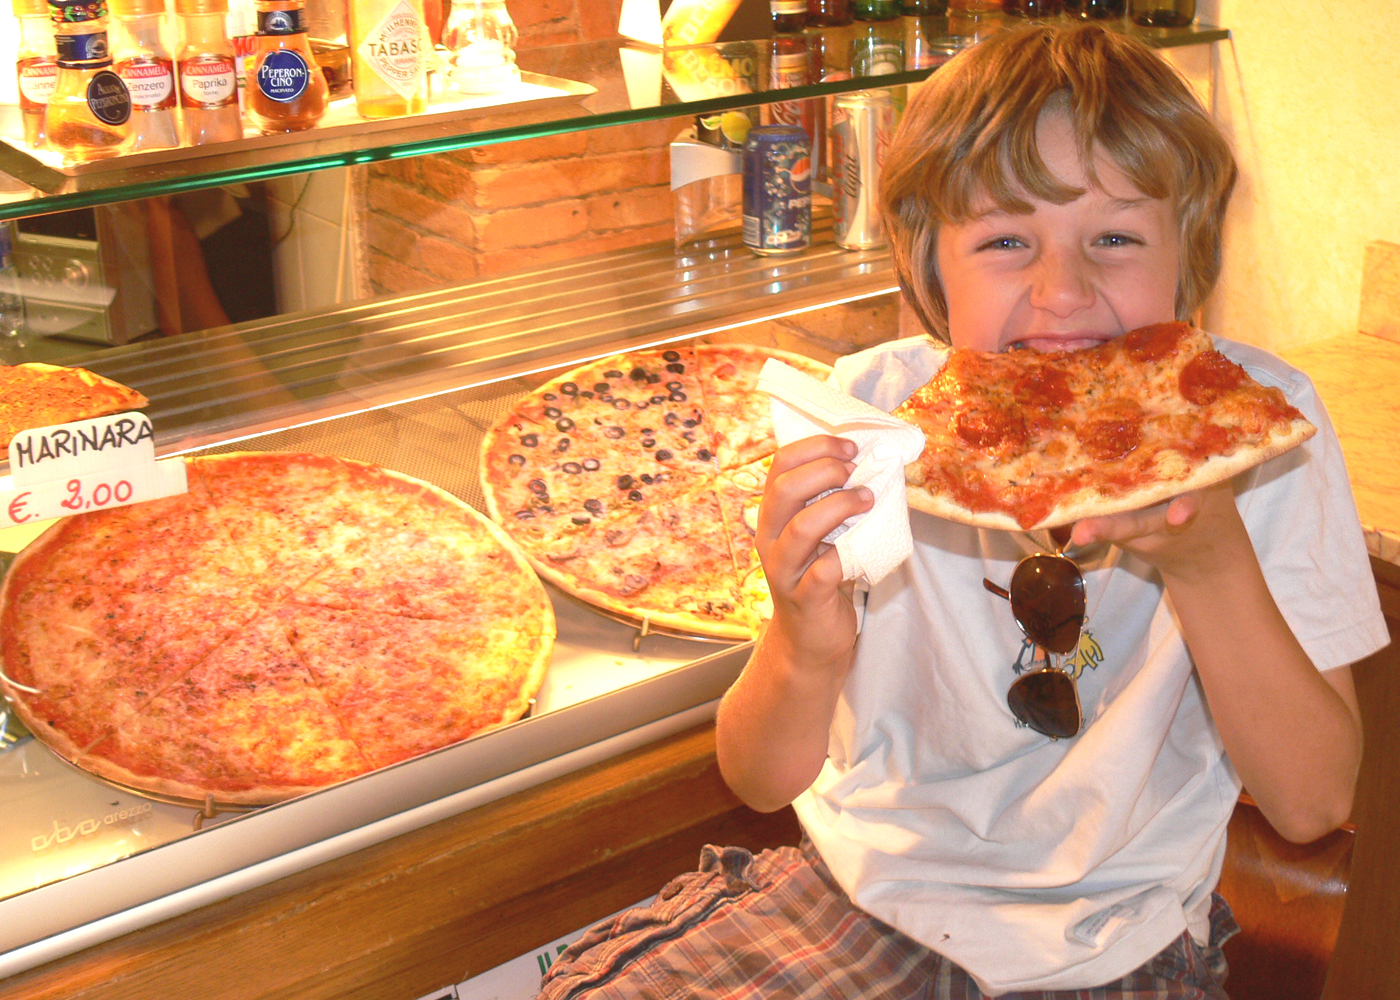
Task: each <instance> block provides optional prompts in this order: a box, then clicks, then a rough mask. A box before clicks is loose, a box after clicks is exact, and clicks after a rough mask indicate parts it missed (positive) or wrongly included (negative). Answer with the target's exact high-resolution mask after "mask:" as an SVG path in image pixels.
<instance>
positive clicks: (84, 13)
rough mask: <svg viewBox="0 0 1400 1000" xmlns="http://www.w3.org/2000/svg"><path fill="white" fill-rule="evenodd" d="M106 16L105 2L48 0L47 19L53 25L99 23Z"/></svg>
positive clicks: (104, 0) (95, 0) (105, 0)
mask: <svg viewBox="0 0 1400 1000" xmlns="http://www.w3.org/2000/svg"><path fill="white" fill-rule="evenodd" d="M106 16H107V0H49V18H50V19H51V20H52V21H53V23H54V24H79V23H81V22H83V21H100V20H101V19H103V18H104V17H106Z"/></svg>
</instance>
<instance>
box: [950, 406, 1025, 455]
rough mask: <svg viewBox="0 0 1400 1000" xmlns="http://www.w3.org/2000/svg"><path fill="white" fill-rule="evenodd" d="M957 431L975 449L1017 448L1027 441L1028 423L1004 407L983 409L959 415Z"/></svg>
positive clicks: (965, 411)
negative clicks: (1016, 446) (1003, 446)
mask: <svg viewBox="0 0 1400 1000" xmlns="http://www.w3.org/2000/svg"><path fill="white" fill-rule="evenodd" d="M956 430H957V432H958V437H960V438H962V439H963V440H964V441H966V442H967V443H968V444H970V445H971V446H972V447H974V448H982V449H991V448H996V447H999V446H1002V445H1008V446H1015V445H1018V444H1021V443H1022V442H1024V441H1025V440H1026V421H1025V420H1024V419H1023V418H1022V417H1021V415H1020V414H1019V413H1017V412H1016V411H1014V410H1010V409H1006V408H1003V407H981V408H978V409H975V410H964V411H962V412H961V413H959V414H958V415H957V420H956Z"/></svg>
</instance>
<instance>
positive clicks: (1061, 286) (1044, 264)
mask: <svg viewBox="0 0 1400 1000" xmlns="http://www.w3.org/2000/svg"><path fill="white" fill-rule="evenodd" d="M1091 270H1092V266H1091V265H1090V263H1089V262H1088V261H1086V260H1085V259H1084V258H1083V256H1081V255H1080V254H1077V253H1075V252H1073V251H1071V250H1066V249H1061V248H1053V247H1052V248H1046V249H1044V250H1042V251H1041V253H1040V254H1039V256H1038V257H1037V259H1036V263H1035V273H1034V275H1033V277H1032V281H1031V305H1033V306H1035V307H1036V308H1037V309H1044V310H1046V311H1047V312H1050V313H1053V314H1054V315H1056V316H1060V317H1067V316H1071V315H1073V314H1074V313H1076V312H1078V311H1079V310H1081V309H1087V308H1088V307H1089V306H1091V305H1093V304H1094V283H1093V280H1092V275H1091V273H1090V272H1091Z"/></svg>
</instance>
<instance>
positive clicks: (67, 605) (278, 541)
mask: <svg viewBox="0 0 1400 1000" xmlns="http://www.w3.org/2000/svg"><path fill="white" fill-rule="evenodd" d="M187 467H188V470H189V483H190V489H189V492H188V493H186V494H182V495H179V496H173V497H166V498H164V499H161V500H154V501H150V502H147V503H142V504H136V505H133V506H129V507H121V508H113V509H108V510H103V511H96V512H92V513H84V514H80V515H77V516H75V517H71V518H67V519H65V520H62V521H60V522H58V523H57V524H55V525H54V526H53V527H51V528H50V529H49V530H48V531H47V532H46V533H45V534H43V535H41V536H40V537H39V538H37V539H35V541H34V542H33V543H31V544H30V545H29V546H28V547H26V548H25V550H24V551H23V552H21V553H20V554H19V555H18V557H16V559H15V561H14V564H13V565H12V566H11V568H10V571H9V573H8V575H7V576H6V577H5V580H4V583H3V586H0V667H2V668H3V672H4V676H3V678H0V685H3V688H4V693H5V695H6V697H7V698H8V699H9V700H10V701H11V702H12V703H13V704H14V706H15V709H16V710H17V712H18V713H19V716H20V718H21V719H22V720H23V721H24V723H25V725H26V726H28V727H29V729H30V731H31V732H33V733H34V734H35V735H36V736H37V737H39V738H40V739H41V740H43V741H44V742H45V743H47V744H48V745H49V746H50V747H51V748H53V749H54V750H55V751H56V752H57V753H59V755H61V756H62V757H64V758H66V759H67V760H69V761H71V762H73V763H75V764H77V765H79V766H80V767H83V768H86V769H88V770H90V771H92V772H93V773H95V774H97V775H99V776H101V777H104V778H107V779H110V780H112V781H115V782H118V783H120V784H122V785H125V786H129V787H132V788H135V789H138V790H142V791H145V792H148V793H154V794H157V795H164V796H173V797H176V798H180V799H192V800H197V801H205V800H208V799H212V800H213V801H214V802H218V803H224V804H234V805H238V804H248V805H256V804H264V803H270V802H276V801H279V800H281V799H284V798H287V797H290V796H292V795H297V794H300V793H302V792H306V791H309V790H312V789H316V788H320V787H323V786H325V785H327V784H330V783H332V782H336V781H340V780H342V779H345V778H349V777H353V776H355V775H358V774H362V773H364V772H366V771H369V770H372V769H374V768H378V767H383V766H386V765H388V764H393V763H395V762H397V761H400V760H404V759H406V758H409V757H412V756H416V755H418V754H421V753H425V752H427V751H429V750H433V749H436V748H438V747H442V746H445V745H447V744H450V743H454V742H456V741H458V740H461V739H465V738H466V737H468V736H472V735H474V734H476V733H480V732H483V731H485V730H487V729H491V728H493V727H496V726H500V725H503V724H505V723H507V722H510V721H512V720H514V719H517V718H519V717H520V716H521V715H522V714H524V713H525V712H526V711H527V710H528V708H529V705H530V700H531V698H533V697H534V695H535V693H536V691H537V690H538V689H539V686H540V684H541V682H542V680H543V676H544V671H545V668H546V666H547V664H548V662H549V657H550V652H551V650H552V647H553V640H554V614H553V610H552V607H551V605H550V602H549V598H548V595H547V594H546V593H545V591H544V587H543V586H542V585H541V583H540V581H539V579H538V577H536V576H535V574H534V572H533V571H532V570H531V569H530V567H529V565H528V563H527V562H526V561H525V559H524V557H523V556H522V555H521V554H520V552H519V550H518V548H517V547H516V545H515V544H514V543H513V542H511V540H510V539H509V538H508V537H506V535H505V534H504V533H503V532H502V531H501V530H500V529H499V528H497V527H496V526H495V525H494V524H492V523H491V522H490V521H489V520H487V519H486V518H485V517H484V516H482V515H480V514H478V513H477V512H476V511H474V510H472V509H471V508H470V507H468V506H467V505H465V504H463V503H462V502H461V501H459V500H457V499H456V498H455V497H453V496H452V495H450V494H448V493H446V492H444V491H443V490H440V489H438V488H436V487H434V486H431V485H429V484H427V483H423V482H419V481H417V480H415V479H411V478H409V477H407V476H403V475H400V474H397V473H394V472H390V471H387V470H385V469H381V468H379V467H377V466H373V465H367V464H364V463H359V462H353V461H347V460H344V459H338V458H328V457H323V456H316V455H300V454H283V453H275V452H273V453H254V452H245V453H236V454H230V455H219V456H213V457H206V458H194V459H190V460H188V461H187Z"/></svg>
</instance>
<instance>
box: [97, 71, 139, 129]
mask: <svg viewBox="0 0 1400 1000" xmlns="http://www.w3.org/2000/svg"><path fill="white" fill-rule="evenodd" d="M87 106H88V110H89V111H91V112H92V113H93V116H94V117H95V118H97V120H98V121H101V122H106V123H107V124H108V125H125V124H126V122H127V121H128V120H129V119H130V118H131V94H130V93H129V92H128V91H127V89H126V84H124V83H122V78H121V77H119V76H117V74H115V73H113V72H112V71H111V70H110V69H103V70H98V71H97V72H96V73H95V74H93V77H92V79H91V80H89V81H88V86H87Z"/></svg>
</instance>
